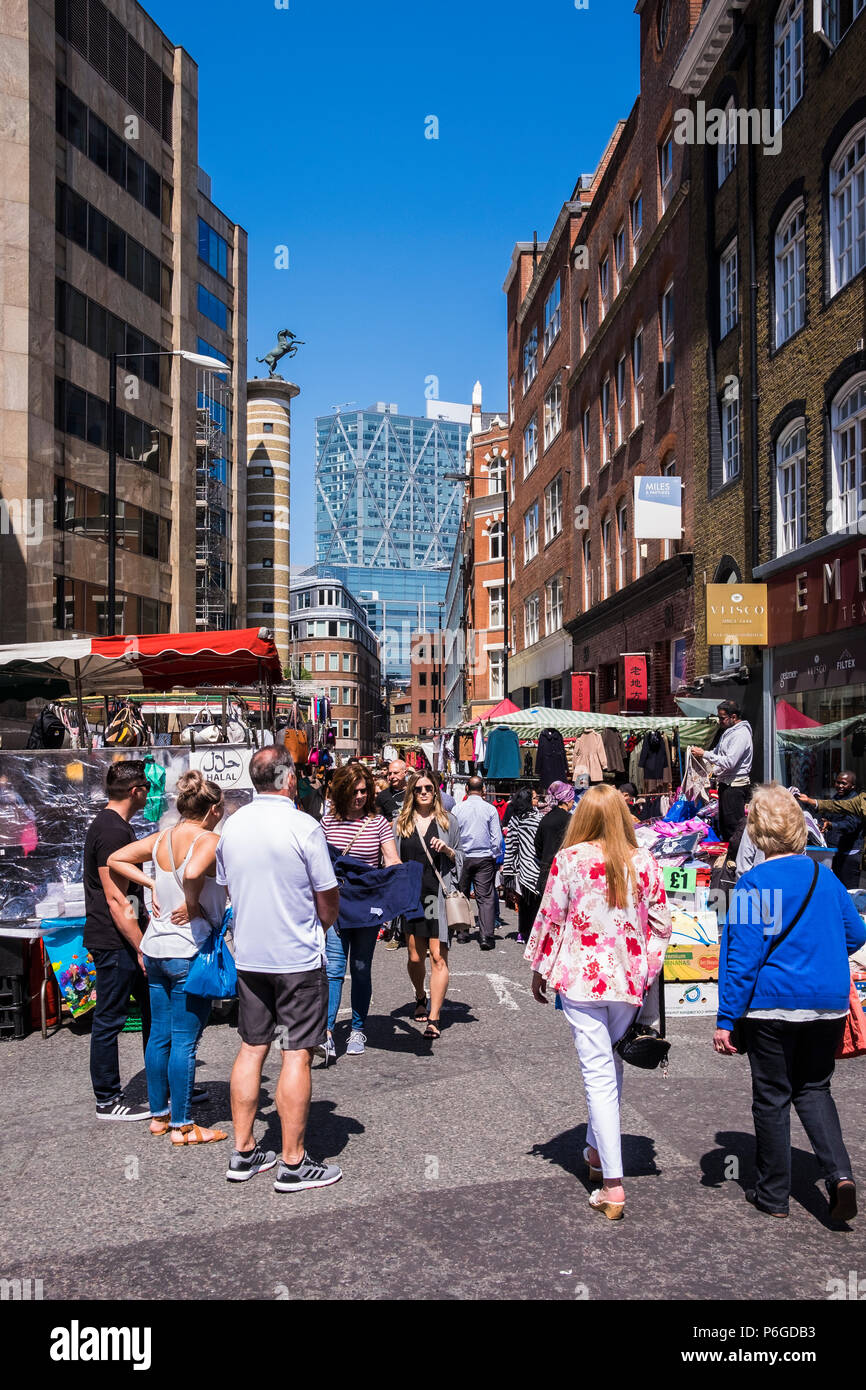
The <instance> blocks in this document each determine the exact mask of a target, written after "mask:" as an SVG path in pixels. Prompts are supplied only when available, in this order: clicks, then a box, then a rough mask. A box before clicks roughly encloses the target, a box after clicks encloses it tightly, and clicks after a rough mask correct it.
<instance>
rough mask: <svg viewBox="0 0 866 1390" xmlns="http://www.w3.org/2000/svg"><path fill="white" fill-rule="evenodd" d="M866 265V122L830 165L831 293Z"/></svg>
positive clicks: (852, 134) (858, 128)
mask: <svg viewBox="0 0 866 1390" xmlns="http://www.w3.org/2000/svg"><path fill="white" fill-rule="evenodd" d="M864 265H866V121H861V122H860V124H859V125H857V126H855V127H854V129H853V130H852V131H851V133H850V135H848V137H847V138H846V140H845V141H844V142H843V144H842V145H841V146H840V147H839V151H838V153H837V155H836V157H835V158H834V160H833V162H832V163H831V165H830V293H831V294H837V293H838V291H839V290H841V289H842V287H843V286H844V285H847V284H848V281H849V280H853V278H854V276H855V275H857V274H859V272H860V271H861V270H862V269H863V267H864Z"/></svg>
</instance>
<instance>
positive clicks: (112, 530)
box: [106, 348, 231, 637]
mask: <svg viewBox="0 0 866 1390" xmlns="http://www.w3.org/2000/svg"><path fill="white" fill-rule="evenodd" d="M128 357H134V358H139V357H181V358H183V360H184V362H190V363H191V364H192V365H193V366H194V367H204V368H206V369H207V370H210V371H217V372H225V371H229V370H231V369H230V367H229V364H228V362H220V360H219V358H217V357H207V356H206V355H205V354H204V353H202V352H187V351H186V350H185V349H184V348H173V349H168V350H166V351H163V352H113V353H112V354H111V358H110V368H109V370H110V372H111V377H110V380H109V383H108V586H107V587H108V595H107V600H108V601H107V609H108V612H107V615H106V618H107V626H108V635H109V637H113V636H114V635H115V627H116V618H115V613H116V606H117V605H116V589H117V577H116V562H117V554H116V552H117V364H118V362H125V361H126V359H127V358H128Z"/></svg>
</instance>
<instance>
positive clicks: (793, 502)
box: [776, 419, 806, 555]
mask: <svg viewBox="0 0 866 1390" xmlns="http://www.w3.org/2000/svg"><path fill="white" fill-rule="evenodd" d="M805 540H806V421H805V420H802V419H800V420H794V422H793V423H792V424H790V425H789V426H788V428H787V429H786V430H785V432H784V434H781V435H780V436H779V439H778V442H777V444H776V554H777V555H787V553H788V551H789V550H796V549H797V547H798V546H801V545H803V544H804V543H805Z"/></svg>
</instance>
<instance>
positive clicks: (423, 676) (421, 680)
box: [418, 671, 427, 685]
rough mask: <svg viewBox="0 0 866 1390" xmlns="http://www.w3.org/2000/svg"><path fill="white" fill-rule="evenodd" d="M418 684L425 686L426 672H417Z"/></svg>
mask: <svg viewBox="0 0 866 1390" xmlns="http://www.w3.org/2000/svg"><path fill="white" fill-rule="evenodd" d="M418 684H419V685H426V684H427V672H426V671H419V672H418Z"/></svg>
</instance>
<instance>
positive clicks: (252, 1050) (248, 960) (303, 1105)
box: [217, 747, 342, 1192]
mask: <svg viewBox="0 0 866 1390" xmlns="http://www.w3.org/2000/svg"><path fill="white" fill-rule="evenodd" d="M250 780H251V781H252V784H253V788H254V790H255V793H256V795H255V797H254V799H253V800H252V802H251V803H250V804H249V806H243V807H242V808H241V809H240V810H239V811H236V812H235V814H234V815H233V816H232V818H231V820H230V821H229V822H228V824H227V825H226V827H225V830H224V831H223V834H222V838H221V839H220V843H219V847H218V849H217V881H218V882H219V883H225V884H226V885H227V886H228V891H229V896H230V898H231V900H232V908H233V922H232V932H233V935H234V946H235V960H236V963H237V968H238V1005H239V1015H238V1034H239V1036H240V1039H241V1047H240V1052H239V1053H238V1057H237V1060H236V1062H235V1064H234V1068H233V1070H232V1077H231V1102H232V1121H233V1123H234V1130H235V1152H234V1153H233V1154H232V1158H231V1162H230V1164H229V1168H228V1172H227V1173H226V1177H227V1178H228V1179H229V1180H230V1181H231V1182H246V1181H247V1180H248V1179H249V1178H251V1177H253V1176H254V1175H255V1174H256V1173H261V1172H263V1171H264V1170H266V1169H268V1168H273V1167H274V1165H275V1163H276V1155H275V1154H274V1153H272V1152H265V1151H263V1150H262V1149H261V1148H259V1146H258V1145H257V1144H256V1142H255V1139H254V1137H253V1122H254V1120H255V1117H256V1110H257V1109H258V1103H259V1094H260V1089H261V1079H262V1067H263V1066H264V1061H265V1058H266V1057H267V1055H268V1052H269V1051H270V1048H271V1043H272V1042H273V1040H274V1038H277V1039H279V1044H280V1048H281V1051H282V1066H281V1071H280V1079H279V1081H278V1083H277V1089H276V1096H275V1100H276V1105H277V1112H278V1114H279V1117H280V1124H281V1126H282V1135H283V1152H282V1160H281V1162H280V1165H279V1167H278V1169H277V1174H276V1178H275V1181H274V1189H275V1191H277V1192H297V1191H301V1190H303V1189H305V1188H309V1187H326V1186H328V1185H329V1184H330V1183H333V1182H337V1181H338V1180H339V1178H341V1177H342V1172H341V1170H340V1169H339V1168H338V1167H337V1166H336V1164H327V1163H323V1162H319V1161H318V1160H316V1159H312V1158H310V1156H309V1154H308V1153H307V1151H306V1149H305V1147H304V1137H305V1133H306V1127H307V1118H308V1116H309V1111H310V1096H311V1092H312V1078H311V1074H310V1068H311V1065H312V1060H313V1052H314V1049H315V1048H317V1047H320V1046H321V1045H322V1044H323V1043H324V1042H325V1038H326V1036H327V1022H328V980H327V975H326V974H325V964H324V958H325V935H324V930H323V928H324V929H327V928H328V927H330V926H331V925H332V923H334V922H335V921H336V919H337V913H338V910H339V900H340V895H339V891H338V889H337V880H336V876H335V874H334V870H333V867H332V865H331V856H330V854H329V853H328V844H327V841H326V839H325V835H324V832H323V830H322V828H321V826H320V825H318V824H317V823H316V822H315V821H314V820H313V819H312V818H311V817H310V816H308V815H306V814H305V813H304V812H303V811H299V810H297V808H296V807H295V806H294V805H293V804H292V802H293V799H294V797H295V794H296V791H297V784H296V779H295V767H294V763H293V761H292V757H291V754H290V753H289V752H288V751H287V750H286V749H285V748H281V747H274V748H263V749H260V750H259V752H257V753H254V754H253V756H252V758H251V759H250Z"/></svg>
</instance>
